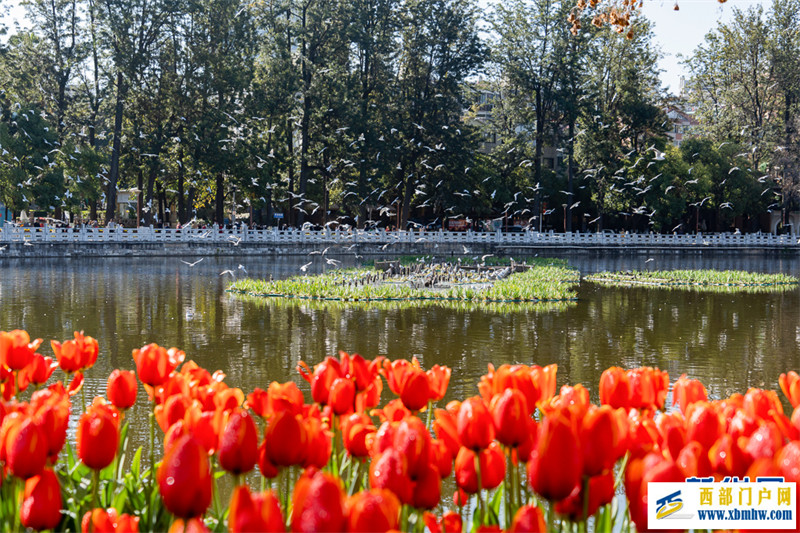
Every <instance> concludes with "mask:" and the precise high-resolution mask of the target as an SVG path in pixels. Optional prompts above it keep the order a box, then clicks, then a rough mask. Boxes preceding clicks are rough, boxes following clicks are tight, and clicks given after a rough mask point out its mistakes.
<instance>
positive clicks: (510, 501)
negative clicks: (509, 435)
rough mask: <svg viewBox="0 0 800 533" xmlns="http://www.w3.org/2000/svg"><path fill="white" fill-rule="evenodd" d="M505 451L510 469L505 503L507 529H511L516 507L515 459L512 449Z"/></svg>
mask: <svg viewBox="0 0 800 533" xmlns="http://www.w3.org/2000/svg"><path fill="white" fill-rule="evenodd" d="M503 448H504V449H505V456H506V461H507V464H508V467H507V468H506V474H507V478H506V482H505V490H504V492H505V500H506V501H505V503H506V524H505V525H506V529H508V528H510V527H511V512H512V508H513V507H514V492H515V483H514V461H513V457H512V456H511V453H512V452H511V448H510V447H506V446H504V447H503Z"/></svg>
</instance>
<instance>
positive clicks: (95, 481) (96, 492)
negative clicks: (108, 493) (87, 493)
mask: <svg viewBox="0 0 800 533" xmlns="http://www.w3.org/2000/svg"><path fill="white" fill-rule="evenodd" d="M99 506H100V471H99V470H97V469H93V470H92V509H97V508H98V507H99Z"/></svg>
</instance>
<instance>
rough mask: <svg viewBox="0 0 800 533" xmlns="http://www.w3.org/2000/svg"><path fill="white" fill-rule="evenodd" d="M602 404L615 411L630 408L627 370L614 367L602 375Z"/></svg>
mask: <svg viewBox="0 0 800 533" xmlns="http://www.w3.org/2000/svg"><path fill="white" fill-rule="evenodd" d="M600 403H601V404H603V405H610V406H611V407H614V408H615V409H616V408H618V407H622V408H626V409H627V408H628V407H629V406H630V386H629V384H628V375H627V374H626V373H625V370H623V369H622V368H620V367H618V366H612V367H610V368H607V369H605V370H604V371H603V373H602V374H601V375H600Z"/></svg>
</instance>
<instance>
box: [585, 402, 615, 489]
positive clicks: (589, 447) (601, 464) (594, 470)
mask: <svg viewBox="0 0 800 533" xmlns="http://www.w3.org/2000/svg"><path fill="white" fill-rule="evenodd" d="M619 437H620V435H619V428H618V425H617V419H616V417H615V415H614V410H613V409H612V408H611V406H609V405H603V406H602V407H596V406H592V407H590V408H589V410H588V411H587V412H586V415H585V416H584V417H583V419H582V421H581V430H580V441H581V442H582V443H584V446H583V473H584V475H586V476H590V477H591V476H597V475H600V474H601V473H603V472H605V471H606V470H608V469H610V468H611V467H612V466H614V463H615V462H616V461H617V459H618V457H617V455H616V450H617V443H618V441H619Z"/></svg>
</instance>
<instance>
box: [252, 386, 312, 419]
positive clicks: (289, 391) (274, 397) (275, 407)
mask: <svg viewBox="0 0 800 533" xmlns="http://www.w3.org/2000/svg"><path fill="white" fill-rule="evenodd" d="M303 403H304V399H303V393H302V392H301V391H300V388H299V387H298V386H297V383H295V382H294V381H289V382H286V383H278V382H277V381H273V382H272V383H270V384H269V388H268V389H267V390H266V391H265V390H262V389H259V388H255V389H253V392H252V393H250V394H248V395H247V403H246V407H248V408H250V409H252V410H253V412H254V413H255V414H257V415H258V416H260V417H261V418H269V417H270V416H272V415H273V414H274V413H279V412H282V411H291V412H292V414H295V415H299V414H301V413H302V411H303Z"/></svg>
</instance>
